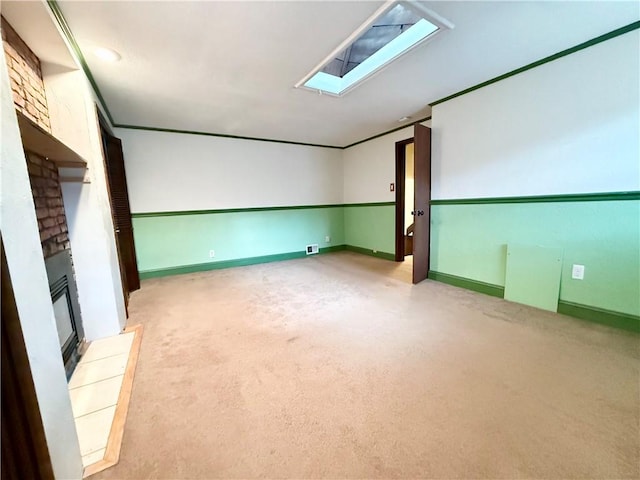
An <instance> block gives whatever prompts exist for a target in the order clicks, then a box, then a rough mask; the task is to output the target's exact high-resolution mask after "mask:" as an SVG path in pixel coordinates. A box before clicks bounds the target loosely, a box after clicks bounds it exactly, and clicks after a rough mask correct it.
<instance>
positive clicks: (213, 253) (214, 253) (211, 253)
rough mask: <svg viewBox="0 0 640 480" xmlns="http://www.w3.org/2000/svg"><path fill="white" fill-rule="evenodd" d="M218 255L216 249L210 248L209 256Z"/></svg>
mask: <svg viewBox="0 0 640 480" xmlns="http://www.w3.org/2000/svg"><path fill="white" fill-rule="evenodd" d="M215 256H216V251H215V250H209V258H213V257H215Z"/></svg>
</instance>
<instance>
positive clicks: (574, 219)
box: [133, 195, 640, 331]
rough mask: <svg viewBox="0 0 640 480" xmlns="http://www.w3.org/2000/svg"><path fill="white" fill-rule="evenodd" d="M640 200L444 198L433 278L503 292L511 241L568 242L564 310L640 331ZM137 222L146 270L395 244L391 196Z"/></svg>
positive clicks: (389, 253) (436, 218)
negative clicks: (577, 276)
mask: <svg viewBox="0 0 640 480" xmlns="http://www.w3.org/2000/svg"><path fill="white" fill-rule="evenodd" d="M634 198H635V199H633V200H611V201H609V200H605V201H600V200H599V201H567V199H566V198H565V199H564V200H562V199H560V200H559V201H555V200H553V201H540V200H536V201H531V202H530V203H529V202H526V201H524V202H523V201H519V202H516V203H502V202H500V203H492V202H487V201H480V202H478V203H473V202H471V203H460V201H452V202H451V203H446V201H438V202H435V203H436V204H434V205H432V207H431V218H432V238H431V265H430V274H429V276H430V278H432V279H434V280H440V281H443V282H446V283H452V284H454V285H458V286H462V287H465V288H470V289H472V290H477V291H481V292H484V293H488V294H490V295H496V296H499V297H502V296H503V291H504V285H505V270H506V251H507V245H508V244H509V243H518V244H527V245H541V246H548V247H560V248H562V249H563V252H564V254H563V267H562V278H561V285H560V303H559V312H560V313H566V314H568V315H572V316H575V317H579V318H583V319H586V320H592V321H597V322H600V323H605V324H609V325H612V326H617V327H621V328H626V329H628V330H635V331H639V330H640V320H639V318H638V317H639V316H640V201H639V200H637V198H638V197H637V195H636V196H635V197H634ZM571 200H573V199H571ZM133 224H134V229H135V230H134V236H135V242H136V250H137V256H138V268H139V270H140V273H141V278H150V277H155V276H164V275H171V274H177V273H187V272H193V271H201V270H210V269H213V268H225V267H230V266H239V265H245V264H252V263H263V262H268V261H278V260H286V259H289V258H297V257H302V256H304V255H305V254H304V248H305V246H306V245H308V244H311V243H317V244H318V246H319V247H320V249H321V252H327V251H334V250H339V249H343V248H347V249H349V250H352V251H356V252H359V253H365V254H369V255H374V256H378V257H381V258H385V259H389V260H391V259H393V255H394V252H395V239H394V225H395V205H394V204H392V203H391V204H388V203H380V204H358V205H333V206H324V207H291V208H278V209H275V210H272V209H253V210H248V211H245V210H237V211H214V212H192V213H189V212H186V213H185V212H179V213H177V214H176V213H171V212H168V213H158V214H137V215H136V214H134V215H133ZM326 235H329V236H330V237H331V241H330V242H326V241H325V236H326ZM209 250H215V252H216V255H215V257H214V258H209ZM574 263H577V264H581V265H584V266H585V278H584V280H572V279H571V266H572V265H573V264H574ZM531 288H532V289H534V288H536V286H535V285H534V284H532V285H531Z"/></svg>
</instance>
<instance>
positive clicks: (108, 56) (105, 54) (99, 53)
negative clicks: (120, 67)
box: [93, 47, 122, 62]
mask: <svg viewBox="0 0 640 480" xmlns="http://www.w3.org/2000/svg"><path fill="white" fill-rule="evenodd" d="M93 53H94V55H95V56H96V57H98V58H99V59H100V60H104V61H105V62H117V61H118V60H120V59H121V58H122V56H121V55H120V54H119V53H118V52H116V51H115V50H112V49H111V48H104V47H96V48H94V49H93Z"/></svg>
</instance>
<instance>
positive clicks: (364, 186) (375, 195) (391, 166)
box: [343, 120, 431, 203]
mask: <svg viewBox="0 0 640 480" xmlns="http://www.w3.org/2000/svg"><path fill="white" fill-rule="evenodd" d="M423 125H426V126H427V127H429V126H431V121H430V120H428V121H426V122H424V123H423ZM412 137H413V127H412V126H409V127H407V128H403V129H402V130H398V131H397V132H393V133H389V134H387V135H383V136H382V137H378V138H374V139H373V140H369V141H367V142H364V143H361V144H359V145H355V146H353V147H350V148H347V149H346V150H343V161H344V179H343V182H344V183H343V185H344V202H345V203H370V202H394V201H395V200H396V194H395V192H391V191H390V189H389V184H390V183H395V181H396V142H399V141H401V140H406V139H408V138H412Z"/></svg>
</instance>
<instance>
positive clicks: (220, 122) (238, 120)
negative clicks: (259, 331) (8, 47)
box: [3, 1, 640, 146]
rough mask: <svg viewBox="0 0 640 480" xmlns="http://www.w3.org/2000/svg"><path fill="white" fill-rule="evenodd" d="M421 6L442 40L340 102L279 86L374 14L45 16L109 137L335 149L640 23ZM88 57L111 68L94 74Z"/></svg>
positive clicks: (155, 7)
mask: <svg viewBox="0 0 640 480" xmlns="http://www.w3.org/2000/svg"><path fill="white" fill-rule="evenodd" d="M5 3H7V2H3V4H5ZM422 3H424V5H425V6H427V7H428V8H430V9H432V10H433V11H435V12H436V13H438V14H440V15H441V16H443V17H445V18H446V19H448V20H450V21H451V22H453V23H454V24H455V29H453V30H450V31H446V32H444V33H443V34H442V35H439V36H438V37H436V38H435V39H434V40H433V41H432V42H428V43H426V44H424V45H421V46H419V47H417V48H416V49H414V50H413V51H411V52H409V53H408V54H407V55H405V56H404V57H402V58H400V59H399V60H397V61H396V62H394V63H393V64H392V65H391V66H389V67H388V68H387V69H385V70H384V71H382V72H381V73H379V74H378V75H376V76H374V77H373V78H371V79H369V80H367V81H366V82H364V83H363V84H362V85H360V86H358V87H357V88H355V89H354V90H353V91H351V92H349V93H348V94H346V95H345V96H344V97H341V98H335V97H329V96H319V95H318V94H316V93H313V92H310V91H308V90H304V89H295V88H294V87H293V85H294V84H295V83H296V82H297V81H298V80H300V79H301V78H302V77H303V76H304V75H305V74H307V73H308V72H309V71H310V70H311V69H312V68H313V67H314V66H315V65H316V64H317V63H318V62H319V61H321V60H322V59H323V58H324V57H325V56H326V55H327V54H328V53H330V52H331V51H332V50H333V49H334V48H335V47H337V46H338V45H339V44H340V43H341V42H342V41H343V40H344V39H345V38H346V37H348V36H349V35H350V34H351V33H352V32H353V31H354V30H355V29H356V28H357V27H358V26H359V25H360V24H361V23H362V22H363V21H365V20H366V19H367V18H368V17H369V16H370V15H371V14H372V13H373V12H374V11H376V10H377V9H378V8H379V7H380V5H382V4H383V2H381V1H356V2H344V1H338V2H334V1H261V2H245V1H216V2H213V1H210V2H182V1H173V2H137V1H123V2H113V1H102V2H100V1H98V2H75V1H59V6H60V8H61V10H62V12H63V14H64V16H65V17H66V19H67V22H68V24H69V26H70V28H71V31H72V32H73V34H74V36H75V38H76V40H77V42H78V44H79V45H80V48H81V49H82V51H83V52H84V56H85V58H86V61H87V63H88V65H89V67H90V69H91V72H92V73H93V76H94V77H95V79H96V81H97V84H98V86H99V88H100V90H101V92H102V94H103V97H104V99H105V101H106V103H107V106H108V108H109V110H110V112H111V114H112V115H113V118H114V121H115V123H116V124H125V125H139V126H147V127H158V128H170V129H180V130H192V131H203V132H212V133H219V134H229V135H239V136H247V137H257V138H269V139H278V140H288V141H296V142H307V143H314V144H323V145H337V146H344V145H348V144H350V143H353V142H356V141H359V140H362V139H364V138H367V137H370V136H372V135H376V134H379V133H381V132H384V131H387V130H390V129H392V128H395V127H398V126H400V125H402V124H400V123H398V121H397V120H398V119H399V118H400V117H403V116H405V115H409V116H411V117H412V118H413V119H414V120H416V119H419V118H422V117H425V116H427V115H429V113H430V109H429V107H428V104H429V103H431V102H434V101H436V100H438V99H440V98H442V97H445V96H448V95H450V94H452V93H455V92H458V91H460V90H463V89H465V88H468V87H470V86H473V85H476V84H478V83H481V82H484V81H486V80H488V79H491V78H493V77H496V76H498V75H501V74H504V73H506V72H509V71H511V70H514V69H516V68H518V67H521V66H523V65H526V64H528V63H531V62H534V61H536V60H539V59H541V58H543V57H546V56H548V55H552V54H554V53H557V52H559V51H561V50H564V49H566V48H570V47H572V46H574V45H576V44H579V43H582V42H584V41H587V40H590V39H592V38H594V37H597V36H599V35H602V34H605V33H608V32H610V31H612V30H614V29H616V28H619V27H622V26H625V25H628V24H630V23H632V22H634V21H637V20H638V19H639V18H640V3H638V2H636V1H633V2H611V1H602V2H598V1H587V2H574V1H568V2H561V1H557V2H539V1H538V2H519V1H518V2H504V1H494V2H476V1H474V2H458V1H451V2H422ZM8 20H9V21H10V23H11V19H9V18H8ZM14 27H15V28H16V30H18V33H20V34H22V32H21V29H19V28H18V26H16V25H14ZM23 28H27V29H28V27H23ZM25 40H27V41H28V39H27V38H25ZM96 46H103V47H109V48H113V49H115V50H117V51H118V52H119V53H120V54H121V55H122V60H121V61H120V62H118V63H115V64H106V63H103V62H102V61H101V60H99V59H98V58H96V57H95V56H94V55H92V53H91V52H92V49H93V48H94V47H96ZM36 53H38V52H36ZM587 80H588V79H587ZM405 123H407V122H405ZM409 123H410V121H409Z"/></svg>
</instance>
